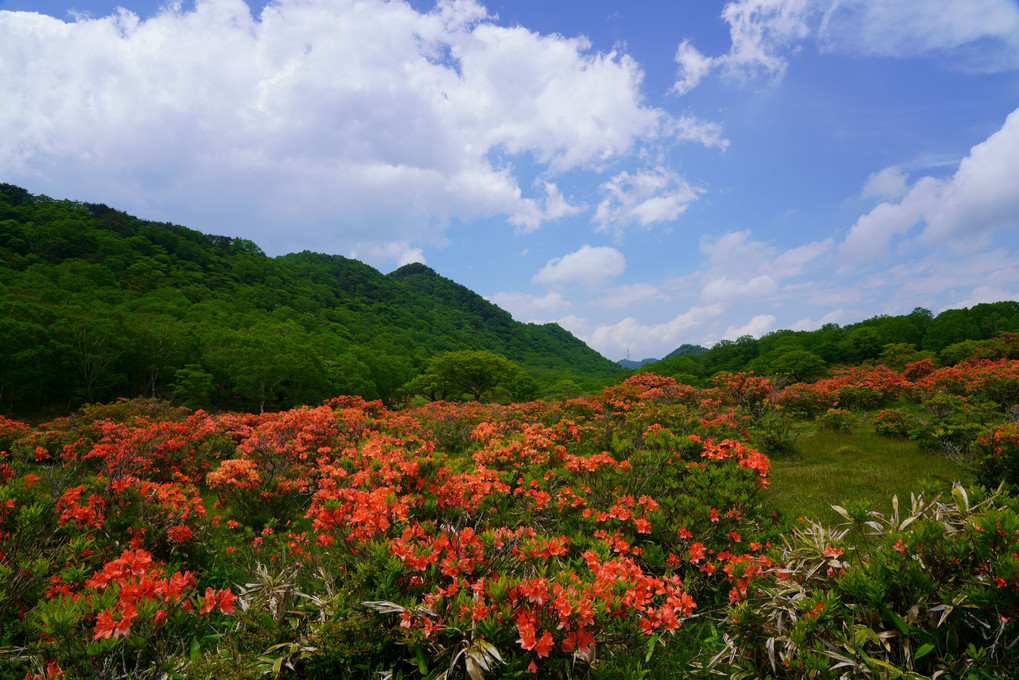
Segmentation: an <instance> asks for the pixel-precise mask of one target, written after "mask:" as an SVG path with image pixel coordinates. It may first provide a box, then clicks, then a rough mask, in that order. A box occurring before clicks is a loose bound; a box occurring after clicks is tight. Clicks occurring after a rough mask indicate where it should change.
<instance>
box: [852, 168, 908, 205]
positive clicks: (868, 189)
mask: <svg viewBox="0 0 1019 680" xmlns="http://www.w3.org/2000/svg"><path fill="white" fill-rule="evenodd" d="M907 179H908V176H907V175H906V173H904V172H903V171H902V170H901V169H900V168H896V167H894V166H893V167H890V168H885V169H884V170H881V171H879V172H875V173H871V175H870V176H869V177H867V181H866V182H865V183H864V185H863V191H862V192H861V196H862V197H863V198H881V199H884V200H893V199H896V198H899V197H900V196H902V195H903V194H904V193H906V180H907Z"/></svg>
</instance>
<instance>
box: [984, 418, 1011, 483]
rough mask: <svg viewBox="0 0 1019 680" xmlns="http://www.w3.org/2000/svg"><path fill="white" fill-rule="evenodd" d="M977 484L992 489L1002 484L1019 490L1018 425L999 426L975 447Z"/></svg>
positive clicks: (992, 429)
mask: <svg viewBox="0 0 1019 680" xmlns="http://www.w3.org/2000/svg"><path fill="white" fill-rule="evenodd" d="M973 453H974V459H975V468H976V469H975V472H976V478H977V481H978V482H979V483H980V484H984V485H986V486H989V487H992V488H993V487H996V486H998V485H999V484H1001V483H1002V482H1004V483H1006V484H1008V485H1009V486H1010V487H1011V488H1012V490H1013V491H1016V490H1019V423H1017V422H1011V423H1008V424H1005V425H999V426H997V427H994V428H991V430H990V431H989V432H988V433H987V434H985V435H983V436H981V437H978V438H977V440H976V442H975V443H974V446H973Z"/></svg>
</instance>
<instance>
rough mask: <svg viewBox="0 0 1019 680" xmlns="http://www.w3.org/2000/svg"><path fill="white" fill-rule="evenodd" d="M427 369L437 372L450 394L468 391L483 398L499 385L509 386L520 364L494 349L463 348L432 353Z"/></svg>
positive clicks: (436, 376) (438, 380)
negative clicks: (436, 353)
mask: <svg viewBox="0 0 1019 680" xmlns="http://www.w3.org/2000/svg"><path fill="white" fill-rule="evenodd" d="M425 373H426V374H430V375H431V376H433V377H434V380H435V381H436V382H437V383H439V384H440V385H441V386H442V387H443V388H444V391H445V393H446V394H447V395H448V396H453V395H454V393H458V394H463V393H465V392H466V393H467V394H470V395H471V396H472V397H473V398H474V400H475V401H482V398H483V397H484V396H485V395H486V394H488V393H489V392H491V391H492V390H494V389H496V388H497V387H506V388H508V387H509V385H510V383H511V381H512V380H513V379H514V378H516V377H517V375H518V374H519V373H520V367H519V366H517V365H516V364H514V363H513V362H512V361H510V360H509V359H506V358H505V357H502V356H500V355H498V354H496V353H494V352H488V351H485V350H462V351H459V352H445V353H443V354H439V355H437V356H434V357H432V359H431V361H429V362H428V369H427V370H426V371H425Z"/></svg>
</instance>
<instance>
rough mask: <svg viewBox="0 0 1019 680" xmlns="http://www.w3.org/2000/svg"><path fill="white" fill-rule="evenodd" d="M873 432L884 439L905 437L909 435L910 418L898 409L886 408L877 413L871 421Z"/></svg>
mask: <svg viewBox="0 0 1019 680" xmlns="http://www.w3.org/2000/svg"><path fill="white" fill-rule="evenodd" d="M871 424H872V425H873V426H874V432H876V433H877V434H880V435H883V436H885V437H905V436H907V435H909V430H910V418H909V416H908V415H907V414H906V412H905V411H903V410H902V409H900V408H886V409H882V410H880V411H878V412H877V413H876V414H875V415H874V417H873V418H872V419H871Z"/></svg>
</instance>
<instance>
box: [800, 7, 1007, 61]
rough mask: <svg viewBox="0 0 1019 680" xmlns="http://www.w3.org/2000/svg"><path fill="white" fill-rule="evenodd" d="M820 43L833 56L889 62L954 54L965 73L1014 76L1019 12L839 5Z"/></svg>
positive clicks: (826, 16)
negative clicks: (869, 57) (1008, 73)
mask: <svg viewBox="0 0 1019 680" xmlns="http://www.w3.org/2000/svg"><path fill="white" fill-rule="evenodd" d="M820 39H821V42H822V44H824V45H825V46H826V47H827V48H828V49H830V50H837V51H843V52H852V53H860V54H867V55H881V56H889V57H914V56H925V55H929V54H931V53H934V52H939V51H940V52H945V51H950V52H954V53H955V56H956V57H957V58H958V59H960V60H961V63H960V65H961V66H964V67H968V68H976V69H979V70H988V71H998V70H1009V69H1014V68H1019V6H1017V5H1016V4H1015V2H1013V1H1011V0H937V2H931V3H927V4H917V3H916V2H914V1H913V0H838V1H836V2H833V3H830V6H829V7H828V9H827V11H826V12H825V14H824V19H823V22H822V24H821V27H820ZM959 48H971V49H968V50H966V51H963V52H959Z"/></svg>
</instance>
